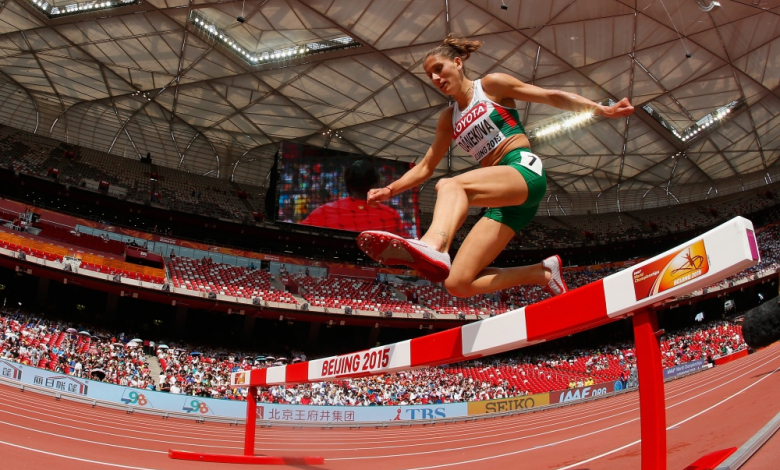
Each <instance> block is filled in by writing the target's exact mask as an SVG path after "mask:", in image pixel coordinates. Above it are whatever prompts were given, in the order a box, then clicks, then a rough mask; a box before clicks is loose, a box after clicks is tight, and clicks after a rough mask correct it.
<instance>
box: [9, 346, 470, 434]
mask: <svg viewBox="0 0 780 470" xmlns="http://www.w3.org/2000/svg"><path fill="white" fill-rule="evenodd" d="M0 377H2V378H3V379H5V380H9V381H13V382H17V383H19V384H27V385H35V386H38V387H42V388H46V389H50V390H51V391H53V392H59V393H62V394H63V395H72V396H75V397H80V398H84V399H87V398H90V399H95V400H100V401H103V402H108V403H114V404H117V405H126V406H130V407H137V408H141V409H147V410H155V411H160V412H163V413H164V412H175V413H184V414H188V415H192V416H198V417H203V418H208V417H219V418H230V419H244V418H245V417H246V403H245V402H243V401H232V400H216V399H213V398H202V397H194V396H190V395H179V394H171V393H165V392H156V391H151V390H143V389H138V388H130V387H123V386H120V385H113V384H107V383H103V382H97V381H94V380H89V379H82V378H78V377H74V376H71V375H65V374H58V373H55V372H52V371H49V370H44V369H38V368H35V367H30V366H25V365H21V364H17V363H15V362H11V361H7V360H5V359H0ZM463 416H468V406H467V404H466V403H446V404H437V405H413V406H307V405H280V404H274V403H258V404H257V419H258V420H262V421H279V422H306V423H334V424H335V423H367V422H378V421H417V420H420V421H422V420H425V421H428V420H432V419H443V418H457V417H463Z"/></svg>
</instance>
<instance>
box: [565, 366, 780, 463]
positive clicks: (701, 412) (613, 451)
mask: <svg viewBox="0 0 780 470" xmlns="http://www.w3.org/2000/svg"><path fill="white" fill-rule="evenodd" d="M779 370H780V367H778V368H777V369H775V370H773V371H772V372H771V373H769V374H766V375H765V376H763V377H762V378H760V379H758V380H757V381H756V382H755V383H752V384H750V385H748V386H747V387H745V388H743V389H742V390H740V391H738V392H737V393H735V394H733V395H730V396H728V397H726V398H724V399H723V400H721V401H719V402H718V403H715V404H714V405H712V406H710V407H709V408H707V409H704V410H702V411H700V412H698V413H696V414H695V415H693V416H690V417H688V418H685V419H684V420H682V421H678V422H676V423H674V424H673V425H671V426H669V427H667V428H666V430H667V431H668V430H670V429H672V428H676V427H678V426H680V425H681V424H683V423H687V422H688V421H690V420H692V419H693V418H696V417H698V416H701V415H703V414H704V413H706V412H708V411H710V410H712V409H713V408H715V407H717V406H720V405H722V404H723V403H726V402H727V401H729V400H731V399H732V398H734V397H736V396H737V395H739V394H741V393H743V392H744V391H745V390H747V389H749V388H752V387H754V386H756V385H758V384H759V383H760V382H761V381H763V380H764V379H766V378H769V377H771V376H772V374H774V373H776V372H777V371H779ZM640 442H642V440H641V439H640V440H638V441H634V442H632V443H630V444H627V445H624V446H623V447H619V448H617V449H612V450H610V451H609V452H605V453H603V454H599V455H597V456H595V457H591V458H589V459H587V460H582V461H580V462H577V463H575V464H572V465H568V466H566V467H561V468H559V469H558V470H569V469H571V468H574V467H579V466H580V465H584V464H586V463H589V462H593V461H594V460H598V459H600V458H602V457H606V456H607V455H610V454H614V453H615V452H619V451H621V450H623V449H626V448H628V447H631V446H633V445H636V444H639V443H640Z"/></svg>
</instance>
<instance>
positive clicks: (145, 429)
mask: <svg viewBox="0 0 780 470" xmlns="http://www.w3.org/2000/svg"><path fill="white" fill-rule="evenodd" d="M734 364H735V363H730V364H729V366H733V365H734ZM740 365H741V362H740ZM722 368H725V367H724V366H721V367H719V368H716V371H718V372H721V374H719V375H725V374H726V373H727V372H729V371H727V370H719V369H722ZM731 368H733V367H729V369H731ZM714 377H715V376H714V375H711V374H707V377H702V378H701V379H700V380H696V381H695V382H694V383H698V382H702V383H703V382H710V381H712V380H711V379H712V378H714ZM673 384H680V382H679V381H675V382H673ZM673 388H683V390H684V392H690V391H692V390H693V389H695V388H699V387H694V388H693V389H692V388H691V385H688V384H686V386H684V387H683V386H682V385H679V386H678V387H674V386H671V387H669V390H668V391H672V389H673ZM676 396H677V395H669V396H668V399H670V398H674V397H676ZM625 397H626V398H625V399H624V400H621V402H633V401H635V397H634V396H632V395H626V396H625ZM616 398H617V397H616ZM5 401H6V402H11V401H15V402H17V403H19V405H22V404H27V403H28V402H27V401H18V400H13V399H10V400H8V399H6V400H5ZM38 405H40V406H37V407H36V408H37V409H43V408H46V409H49V410H51V411H53V412H54V413H58V412H60V410H61V408H53V407H49V406H47V405H45V404H43V403H40V404H38ZM583 405H585V404H583ZM615 405H623V403H618V402H616V401H614V400H613V401H610V402H609V405H608V407H609V409H610V410H611V411H614V410H615ZM672 406H674V405H672ZM602 407H604V408H606V407H607V405H606V404H605V405H604V406H602ZM602 407H599V408H602ZM670 407H671V406H670ZM17 408H24V407H23V406H19V407H17ZM582 408H584V407H582V406H578V407H577V410H573V409H572V410H570V411H571V412H570V413H568V415H569V417H571V418H575V417H577V416H579V415H581V414H588V416H589V417H592V413H593V409H592V408H590V409H588V410H583V409H582ZM24 409H26V410H28V411H30V412H32V413H38V414H46V413H41V412H40V411H38V410H37V409H35V410H32V409H27V408H24ZM580 410H582V411H580ZM81 414H82V415H83V416H85V417H90V418H91V417H94V416H95V414H89V413H81ZM98 414H99V415H103V416H107V417H108V416H110V417H114V414H111V413H109V412H106V413H98ZM537 414H538V415H539V417H538V419H536V420H534V419H530V420H529V419H526V420H524V422H523V423H520V427H522V426H523V425H526V426H527V425H528V424H531V423H534V422H537V421H538V422H541V423H542V424H544V425H553V424H554V423H558V422H567V421H560V420H559V421H553V420H548V418H549V417H548V416H542V414H539V413H534V414H533V415H537ZM559 414H560V413H559ZM70 415H72V413H71V414H70ZM49 416H50V415H49ZM529 417H530V416H529ZM558 417H560V416H558ZM62 419H64V420H69V421H78V422H79V423H82V424H84V421H83V420H73V419H71V418H68V417H64V416H63V417H62ZM572 420H573V419H570V420H568V421H572ZM101 421H102V422H105V421H106V420H105V419H101ZM117 423H119V421H117ZM52 424H56V423H54V422H52ZM90 424H94V425H96V426H101V427H106V426H105V425H103V424H98V423H90ZM121 424H122V425H123V426H125V430H127V431H130V432H140V433H143V434H145V435H149V434H150V432H149V429H148V427H143V428H142V429H139V430H138V431H135V430H134V429H132V428H130V429H128V423H127V422H126V421H125V420H122V421H121ZM462 424H464V425H468V424H469V423H462ZM481 424H487V423H481ZM155 427H156V428H158V429H159V428H160V426H159V425H158V424H155ZM163 427H165V428H168V427H171V428H174V429H175V430H176V431H174V432H176V433H177V434H180V435H177V436H176V437H181V438H186V437H192V436H191V435H189V433H181V432H180V431H179V429H181V427H180V426H164V425H163ZM473 427H477V428H478V429H479V430H480V431H482V432H487V431H489V430H490V429H493V428H497V429H501V430H506V429H507V427H506V426H502V425H500V424H497V425H495V426H489V425H488V426H480V425H479V424H475V425H474V426H473ZM80 429H84V428H80ZM509 429H514V427H510V428H509ZM529 429H534V428H529ZM215 431H217V433H219V434H222V433H221V432H219V431H218V430H215ZM152 434H156V433H152ZM185 434H186V435H185ZM195 434H196V435H202V430H200V431H197V432H195ZM210 434H211V435H213V434H214V433H210ZM230 434H231V435H235V434H236V432H232V433H230ZM388 434H389V436H388ZM430 434H431V433H430V432H426V436H430ZM441 434H443V435H444V437H448V436H449V433H448V432H446V431H445V432H442V433H441ZM393 435H399V436H406V437H407V439H406V440H408V433H406V432H403V431H399V432H397V433H387V432H383V435H382V437H381V438H378V441H379V442H382V443H386V442H392V441H388V439H387V438H388V437H390V436H393ZM490 435H491V436H495V435H496V434H495V433H492V434H490ZM166 436H167V437H172V436H171V434H170V433H169V434H166ZM331 437H336V435H331ZM193 438H194V439H197V438H196V437H193ZM420 439H425V440H434V439H436V437H422V438H420ZM420 439H417V440H420ZM257 440H261V441H262V440H269V441H271V442H275V441H276V440H278V439H276V438H264V437H262V436H258V439H257ZM210 441H211V442H214V441H215V439H213V438H212V439H211V440H210ZM224 442H235V443H240V442H241V439H240V438H237V439H235V440H225V441H224ZM319 442H320V443H323V444H324V443H326V442H329V441H322V440H321V441H319ZM335 442H342V440H336V441H335ZM364 442H371V440H369V439H367V440H364Z"/></svg>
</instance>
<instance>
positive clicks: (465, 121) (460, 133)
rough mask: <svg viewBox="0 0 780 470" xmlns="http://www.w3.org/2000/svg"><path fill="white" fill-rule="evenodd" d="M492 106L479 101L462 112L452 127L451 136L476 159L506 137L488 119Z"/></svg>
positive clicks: (484, 154)
mask: <svg viewBox="0 0 780 470" xmlns="http://www.w3.org/2000/svg"><path fill="white" fill-rule="evenodd" d="M492 108H493V107H492V106H488V104H487V103H479V104H478V105H476V106H474V107H473V108H471V109H470V110H469V111H468V112H466V113H465V114H463V115H462V116H461V117H460V119H458V122H457V123H456V124H455V128H454V129H453V133H452V138H453V139H454V140H455V142H456V143H457V144H458V146H460V148H462V149H463V150H464V151H465V152H467V153H468V154H469V155H471V156H472V157H474V158H475V159H476V160H477V161H480V160H482V159H483V158H485V156H486V155H487V154H489V153H490V152H492V151H493V149H495V148H496V147H497V146H498V144H500V143H501V142H502V141H503V140H504V139H505V138H506V137H504V134H503V133H502V132H501V130H500V129H499V128H498V126H496V124H495V123H494V122H493V121H492V120H491V119H490V113H491V111H492Z"/></svg>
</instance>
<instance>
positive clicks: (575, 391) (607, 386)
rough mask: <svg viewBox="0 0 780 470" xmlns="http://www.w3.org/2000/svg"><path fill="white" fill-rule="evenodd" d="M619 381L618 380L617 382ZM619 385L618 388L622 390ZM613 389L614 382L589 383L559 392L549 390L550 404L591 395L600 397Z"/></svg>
mask: <svg viewBox="0 0 780 470" xmlns="http://www.w3.org/2000/svg"><path fill="white" fill-rule="evenodd" d="M618 383H619V382H618ZM622 389H623V387H622V384H621V387H620V388H619V389H618V390H622ZM614 391H615V384H614V382H607V383H601V384H595V385H590V386H588V387H578V388H571V389H569V390H562V391H560V392H550V404H551V405H552V404H555V403H569V402H572V401H578V400H585V399H588V398H593V397H600V396H604V395H607V394H609V393H612V392H614Z"/></svg>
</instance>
